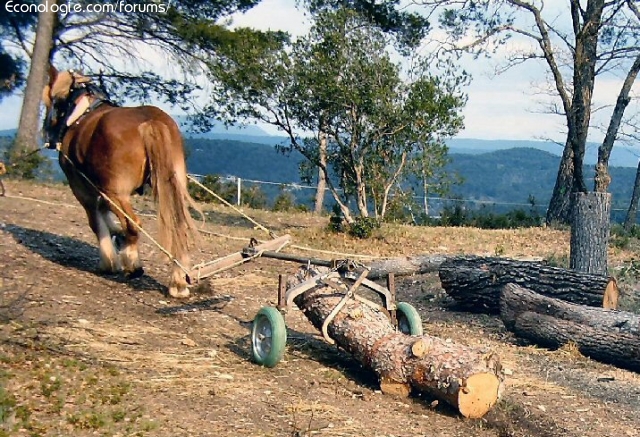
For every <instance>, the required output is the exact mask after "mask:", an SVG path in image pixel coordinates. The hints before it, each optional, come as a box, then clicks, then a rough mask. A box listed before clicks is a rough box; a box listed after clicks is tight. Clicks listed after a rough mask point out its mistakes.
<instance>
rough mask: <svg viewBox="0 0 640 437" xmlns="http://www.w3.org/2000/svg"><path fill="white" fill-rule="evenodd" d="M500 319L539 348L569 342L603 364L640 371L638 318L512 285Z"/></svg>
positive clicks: (506, 292) (506, 291) (506, 290)
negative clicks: (554, 297) (550, 296)
mask: <svg viewBox="0 0 640 437" xmlns="http://www.w3.org/2000/svg"><path fill="white" fill-rule="evenodd" d="M500 317H501V318H502V320H503V322H504V324H505V326H506V327H507V329H509V330H510V331H513V332H514V333H515V334H516V335H517V336H519V337H522V338H526V339H527V340H529V341H532V342H534V343H536V344H538V345H540V346H545V347H551V348H558V347H561V346H563V345H565V344H567V343H569V342H573V343H575V344H576V346H577V347H578V350H579V351H580V353H582V354H583V355H585V356H588V357H590V358H593V359H595V360H598V361H602V362H604V363H610V364H614V365H616V366H618V367H623V368H626V369H630V370H635V371H638V370H640V316H638V315H637V314H633V313H627V312H623V311H615V310H607V309H603V308H591V307H585V306H582V305H575V304H571V303H567V302H563V301H560V300H557V299H552V298H549V297H546V296H542V295H539V294H537V293H534V292H533V291H531V290H527V289H526V288H522V287H520V286H518V285H515V284H508V285H507V286H505V287H504V290H503V294H502V296H501V298H500Z"/></svg>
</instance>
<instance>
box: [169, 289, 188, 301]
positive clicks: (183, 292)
mask: <svg viewBox="0 0 640 437" xmlns="http://www.w3.org/2000/svg"><path fill="white" fill-rule="evenodd" d="M169 295H170V296H171V297H175V298H177V299H184V298H187V297H189V289H188V288H182V289H180V288H178V287H169Z"/></svg>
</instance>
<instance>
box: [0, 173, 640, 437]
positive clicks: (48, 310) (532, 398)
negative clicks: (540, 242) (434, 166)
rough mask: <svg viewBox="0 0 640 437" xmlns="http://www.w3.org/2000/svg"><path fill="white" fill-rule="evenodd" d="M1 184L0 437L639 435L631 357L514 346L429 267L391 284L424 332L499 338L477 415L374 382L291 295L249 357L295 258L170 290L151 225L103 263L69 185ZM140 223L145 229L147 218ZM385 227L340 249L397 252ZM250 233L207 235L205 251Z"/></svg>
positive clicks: (305, 229)
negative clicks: (130, 260) (599, 357)
mask: <svg viewBox="0 0 640 437" xmlns="http://www.w3.org/2000/svg"><path fill="white" fill-rule="evenodd" d="M5 186H6V188H7V194H9V195H10V196H12V197H3V198H0V272H1V273H0V277H1V282H0V293H1V294H0V306H2V314H3V315H8V316H9V318H10V320H5V321H4V322H3V323H2V324H1V325H0V327H1V328H0V336H1V339H2V342H0V381H2V382H3V384H4V386H5V392H4V394H2V392H1V391H0V418H2V411H3V409H2V408H3V406H4V407H5V410H10V411H12V413H11V415H10V417H8V418H7V419H6V420H5V423H4V425H1V427H0V436H2V435H25V436H26V435H51V436H53V435H74V436H75V435H78V436H82V435H105V436H106V435H109V436H116V435H119V436H125V435H153V436H242V435H246V436H310V435H320V436H389V437H390V436H395V437H399V436H403V437H404V436H407V437H408V436H479V437H483V436H503V437H506V436H558V437H559V436H562V437H581V436H589V437H596V436H597V437H601V436H612V437H613V436H616V437H618V436H640V432H639V431H638V429H640V418H637V412H638V411H640V378H639V377H638V375H637V374H635V373H631V372H626V371H622V370H619V369H616V368H613V367H610V366H605V365H602V364H598V363H595V362H593V361H590V360H588V359H585V358H583V357H580V356H578V355H576V354H575V353H573V352H572V351H570V350H561V351H555V352H550V351H546V350H542V349H536V348H533V347H523V346H521V345H518V344H517V342H516V341H515V339H514V338H513V337H512V336H511V335H510V334H509V333H507V332H506V331H505V329H504V327H503V326H502V324H501V322H500V321H499V320H497V319H495V318H491V317H488V316H477V315H469V314H466V313H458V312H454V311H451V310H449V309H448V301H447V299H446V298H444V297H443V296H442V291H441V290H440V289H439V286H438V282H437V279H436V278H435V277H433V276H426V277H419V278H408V279H406V280H403V281H402V282H401V284H400V286H399V295H400V299H402V300H405V301H409V302H411V303H412V304H414V305H415V306H416V307H417V308H418V309H419V311H420V313H421V314H422V316H423V320H424V322H425V331H426V332H428V333H430V334H434V335H438V336H441V337H444V338H451V339H453V340H455V341H460V342H462V343H466V344H470V345H481V344H489V345H491V346H492V347H493V348H495V349H496V350H497V351H498V353H499V354H500V356H501V357H502V360H503V363H504V365H505V367H507V368H508V370H509V373H511V374H510V375H509V377H508V383H507V390H506V393H505V397H504V399H503V400H502V401H501V402H500V404H499V406H498V407H497V408H496V409H495V411H493V412H492V413H490V414H489V415H488V416H487V417H486V418H485V419H483V420H479V421H472V420H463V419H461V418H460V417H458V416H457V415H456V413H455V412H454V411H452V410H451V409H450V408H448V407H447V406H446V405H443V404H437V403H434V402H433V399H423V398H420V397H413V398H410V399H402V400H397V399H393V398H391V397H388V396H384V395H382V394H381V393H380V392H379V391H378V387H377V383H376V380H375V377H374V375H373V374H372V373H371V372H369V371H367V370H365V369H362V368H361V367H360V366H359V364H358V363H356V362H355V361H354V360H352V359H351V358H350V357H349V356H347V355H346V354H344V353H342V352H340V351H338V350H337V349H335V348H333V347H330V346H329V345H327V344H326V343H325V342H324V341H322V340H321V339H320V338H319V337H318V333H317V331H315V329H314V328H313V327H312V326H311V325H310V324H309V323H308V322H307V321H306V319H304V318H303V316H302V315H301V313H300V312H299V311H293V312H291V313H290V314H288V315H287V326H288V328H289V339H290V340H289V342H288V347H287V353H286V355H285V359H284V360H283V361H282V362H281V363H280V364H279V365H278V366H277V367H276V368H275V369H264V368H261V367H259V366H256V365H254V364H252V363H251V362H250V361H249V350H250V348H249V329H250V323H251V320H252V318H253V316H254V314H255V313H256V312H257V310H258V309H259V308H260V307H261V306H263V305H267V304H274V303H275V302H274V300H275V290H276V288H277V274H278V273H286V272H289V273H292V272H293V271H294V270H295V269H296V266H295V265H294V264H286V263H281V262H276V261H272V260H267V259H261V260H258V261H256V262H254V263H251V264H247V265H244V266H242V267H239V268H237V269H234V270H232V271H229V272H225V273H223V274H220V275H218V276H216V277H214V278H213V279H212V280H211V281H209V282H207V283H206V284H204V285H203V286H200V287H199V288H198V289H197V290H195V293H194V296H193V297H192V298H190V299H189V300H187V301H184V302H183V301H176V300H171V299H169V298H167V297H166V296H165V295H164V294H163V291H164V290H165V288H164V283H165V281H166V278H167V276H168V268H167V266H166V264H165V262H164V260H163V259H162V258H161V257H160V256H159V254H158V251H157V250H154V248H153V247H151V246H150V245H149V244H148V243H146V242H143V244H142V248H141V255H142V258H143V261H144V263H145V268H146V273H147V274H146V275H145V276H144V277H143V278H141V279H139V280H135V281H132V282H125V281H123V280H122V279H120V278H118V277H109V276H102V275H98V274H97V273H96V272H95V268H96V265H97V263H98V256H97V249H96V247H95V243H94V238H93V235H92V234H91V232H90V230H89V227H88V226H87V224H86V223H85V217H84V213H83V211H82V210H81V209H80V208H79V207H76V205H75V202H74V200H73V198H72V196H71V194H70V192H69V190H68V188H67V187H62V186H39V185H31V184H27V183H22V182H20V183H17V182H14V181H5ZM27 198H37V199H38V200H40V201H34V200H29V199H27ZM42 201H45V202H47V203H44V202H42ZM138 208H139V209H143V210H146V209H150V208H151V207H150V206H149V205H148V204H146V203H145V202H144V201H141V202H140V203H139V204H138ZM216 217H217V222H216V223H215V226H214V225H207V229H209V230H211V231H215V232H220V233H224V234H228V235H236V236H243V237H246V238H247V239H248V237H249V236H252V235H253V234H254V233H255V232H256V231H254V230H252V229H251V228H250V227H249V226H247V225H246V224H245V223H244V222H242V221H241V220H239V219H237V217H234V216H232V215H228V216H225V215H224V214H218V215H216ZM265 217H267V216H265ZM266 220H270V222H269V223H268V224H269V225H270V226H272V227H277V228H278V229H279V230H280V232H284V231H285V230H287V231H290V232H292V233H294V234H295V235H296V238H297V241H299V240H301V239H304V240H303V241H305V242H306V243H308V244H310V245H313V242H314V240H315V241H318V240H319V239H321V238H322V237H321V235H322V232H321V231H320V230H319V229H320V227H321V226H322V225H321V224H318V221H317V220H315V219H312V218H309V219H308V220H307V219H298V218H290V219H288V218H287V217H286V216H281V215H275V214H274V215H273V217H272V218H271V219H269V218H266ZM305 220H307V221H305ZM144 223H145V227H146V228H147V229H148V230H149V231H151V232H152V233H153V232H154V223H153V221H152V220H151V219H150V218H147V217H145V218H144ZM550 232H551V231H550ZM393 235H394V236H393V238H394V239H395V238H398V239H399V238H400V237H398V235H400V234H398V233H397V232H396V234H393ZM405 238H407V239H411V235H409V234H408V235H407V237H405ZM456 238H460V237H459V236H456ZM501 238H502V237H501ZM549 238H553V236H550V237H549ZM374 243H375V242H374ZM359 244H360V245H362V247H359V246H358V245H359ZM385 244H397V245H398V246H402V242H401V241H398V242H393V243H382V242H381V243H380V245H379V246H380V247H378V248H377V249H376V248H371V247H368V248H367V249H364V246H366V245H367V243H366V242H365V243H361V242H355V241H346V240H345V241H344V247H343V249H344V250H345V251H346V250H351V251H365V250H370V251H374V250H378V251H380V252H385V251H386V252H388V253H387V254H390V255H391V254H396V253H397V251H396V252H395V253H393V252H394V251H393V250H390V249H388V248H387V247H386V246H385ZM454 244H455V243H454V242H451V241H448V242H447V241H442V242H440V246H442V245H450V246H453V245H454ZM501 244H502V243H501ZM242 245H243V243H242V242H241V241H235V240H232V239H223V238H209V237H207V238H203V241H202V244H201V247H200V252H199V253H197V254H196V256H195V258H197V259H207V258H212V257H215V256H219V255H223V254H226V253H229V252H231V251H233V250H238V249H239V248H241V247H242ZM368 246H371V244H370V243H368ZM468 251H469V252H470V253H471V252H473V247H472V246H471V245H469V250H468ZM381 254H385V253H381ZM531 255H544V254H538V253H532V254H531ZM12 402H13V405H11V403H12ZM9 407H10V408H9ZM3 432H5V434H3Z"/></svg>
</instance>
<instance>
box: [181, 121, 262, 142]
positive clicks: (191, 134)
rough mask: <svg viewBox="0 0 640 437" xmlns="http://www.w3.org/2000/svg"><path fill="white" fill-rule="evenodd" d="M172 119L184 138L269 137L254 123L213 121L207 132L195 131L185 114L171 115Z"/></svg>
mask: <svg viewBox="0 0 640 437" xmlns="http://www.w3.org/2000/svg"><path fill="white" fill-rule="evenodd" d="M172 117H173V119H174V120H175V121H176V122H177V123H178V125H180V130H182V134H183V135H184V136H185V138H209V139H211V138H216V137H224V136H227V135H228V136H233V137H237V136H248V137H269V136H270V135H269V134H268V133H267V132H266V131H264V130H263V129H261V128H260V127H258V126H256V125H255V124H249V125H238V126H225V125H224V123H221V122H219V121H214V122H213V127H212V128H211V130H209V131H208V132H195V131H194V130H193V129H192V125H191V123H190V122H189V119H188V117H187V116H185V115H172Z"/></svg>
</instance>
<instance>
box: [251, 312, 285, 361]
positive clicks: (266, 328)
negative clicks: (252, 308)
mask: <svg viewBox="0 0 640 437" xmlns="http://www.w3.org/2000/svg"><path fill="white" fill-rule="evenodd" d="M286 344H287V327H286V326H285V324H284V317H282V314H280V311H278V309H277V308H274V307H262V308H261V309H260V311H258V314H256V317H255V318H254V319H253V327H252V328H251V353H252V355H253V360H254V361H255V362H256V363H258V364H262V365H263V366H266V367H275V365H276V364H278V363H279V362H280V360H281V359H282V356H283V355H284V347H285V345H286Z"/></svg>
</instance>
